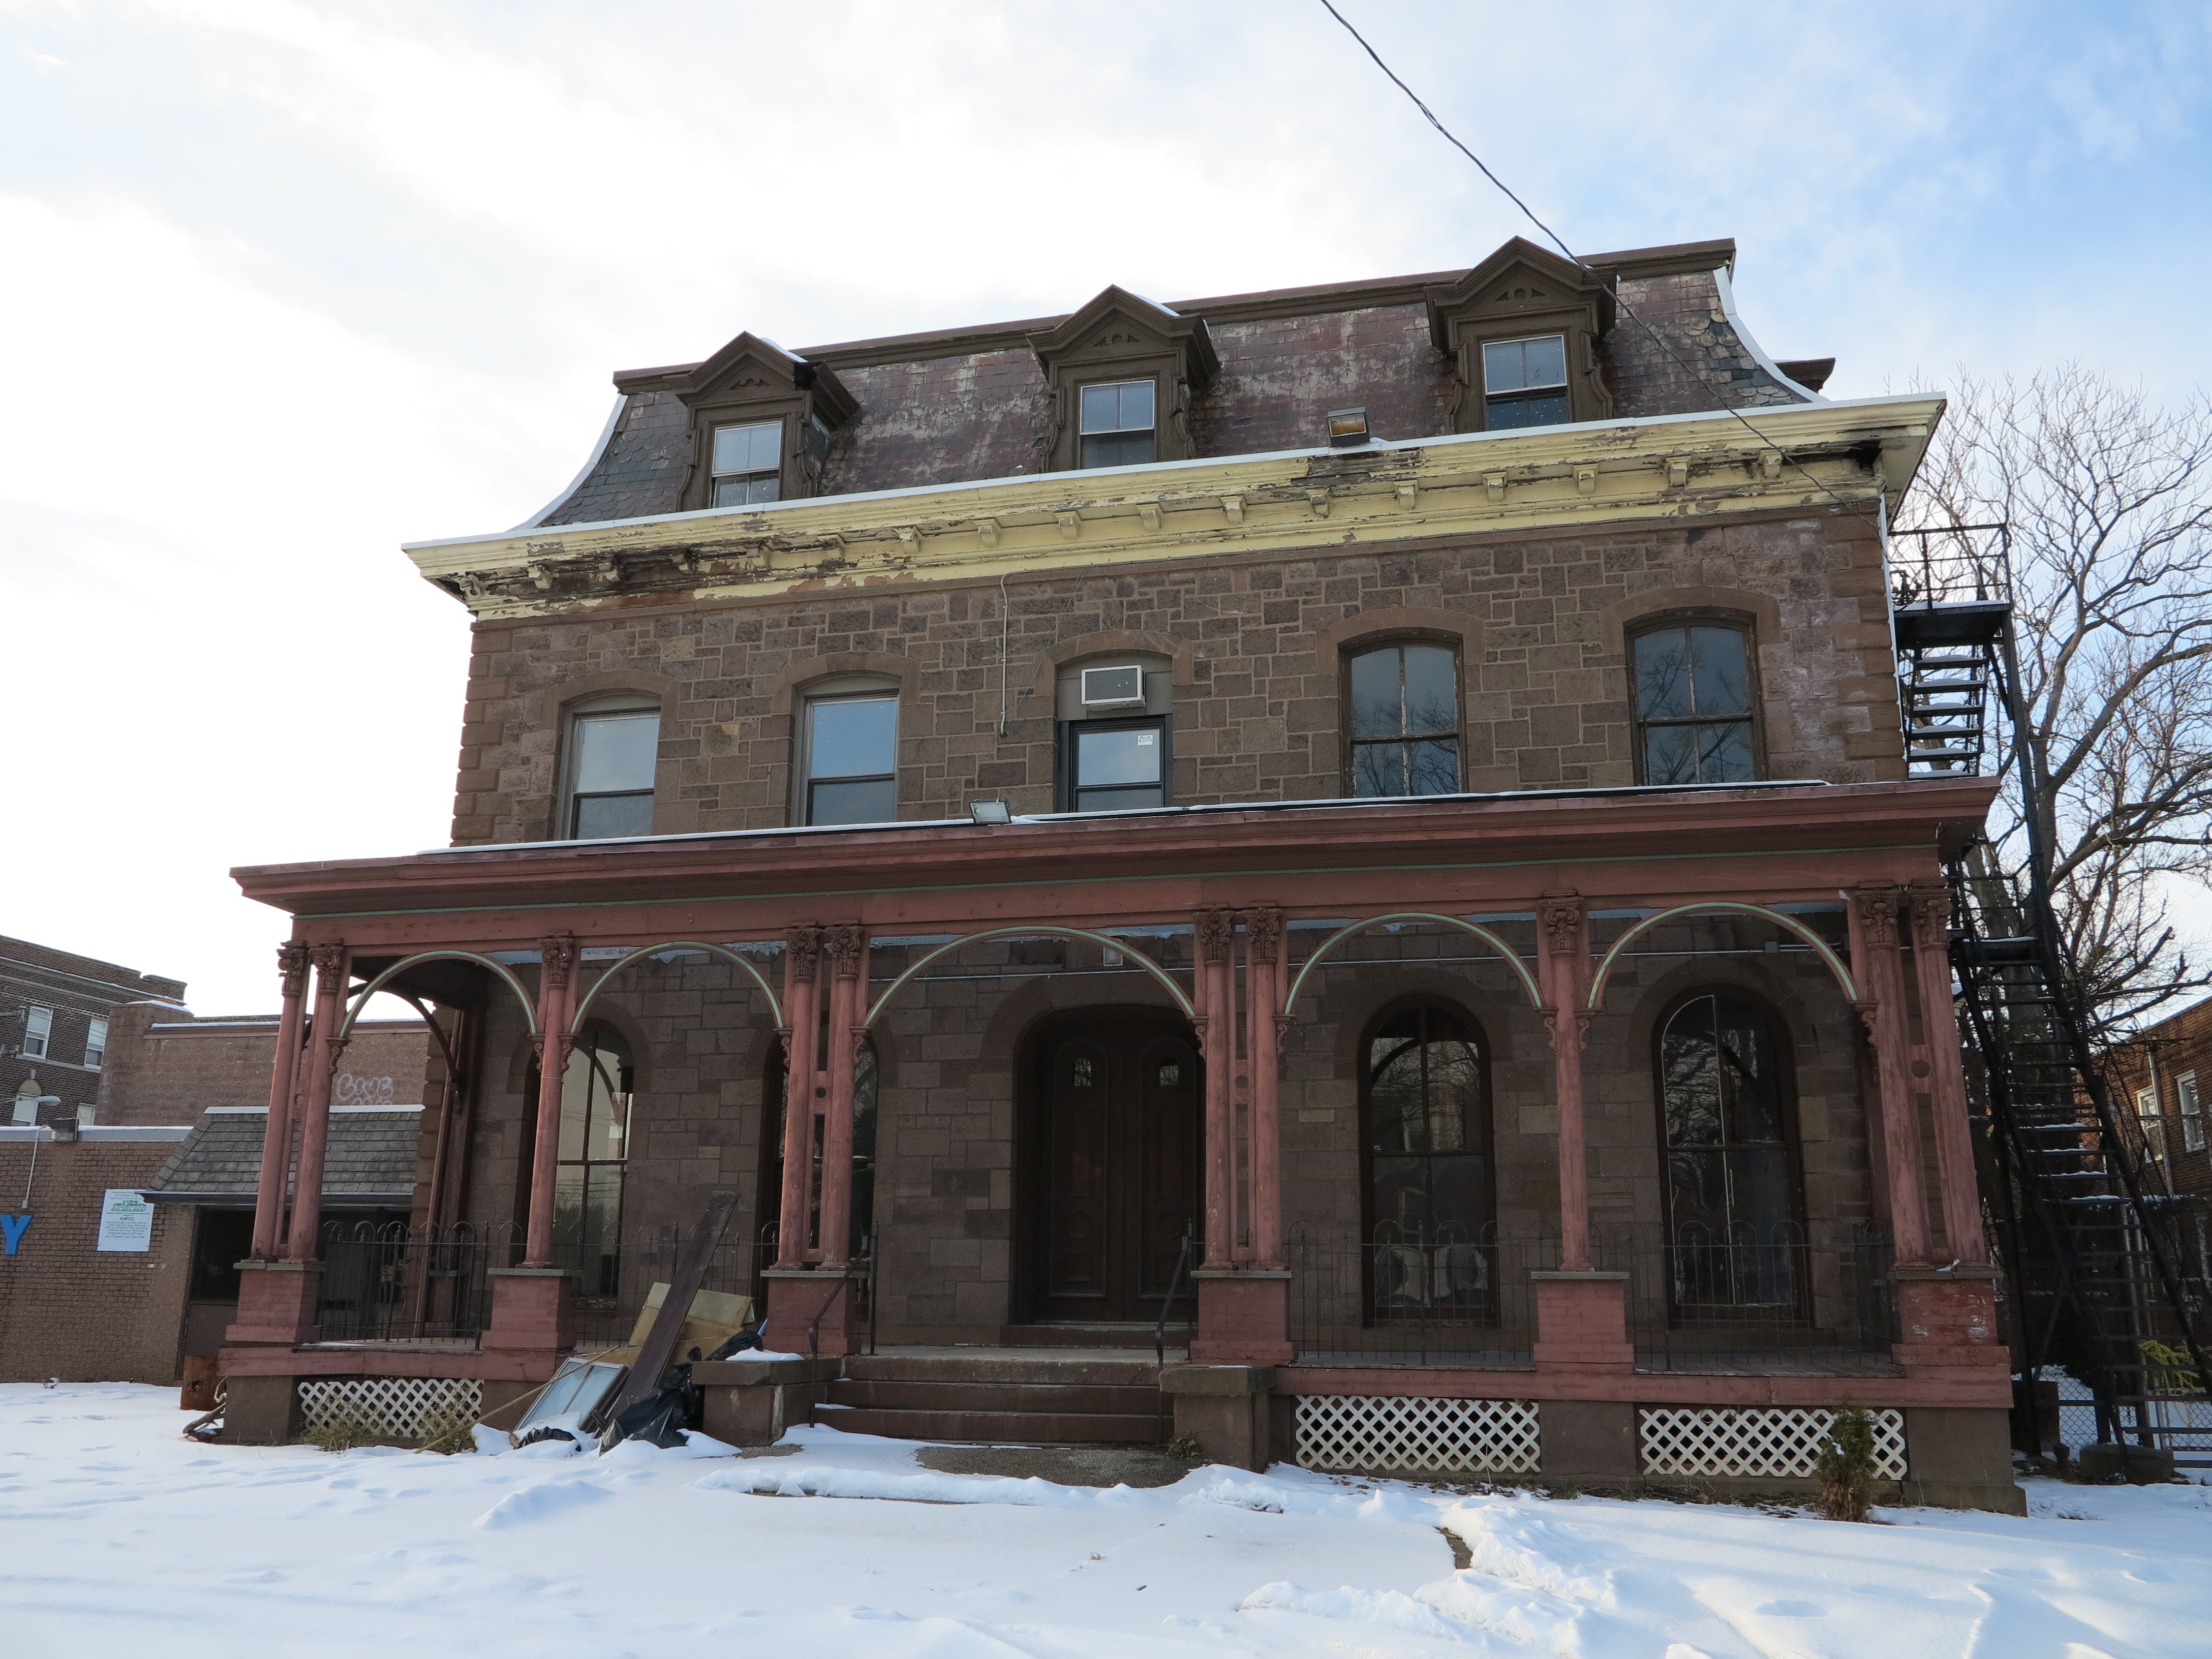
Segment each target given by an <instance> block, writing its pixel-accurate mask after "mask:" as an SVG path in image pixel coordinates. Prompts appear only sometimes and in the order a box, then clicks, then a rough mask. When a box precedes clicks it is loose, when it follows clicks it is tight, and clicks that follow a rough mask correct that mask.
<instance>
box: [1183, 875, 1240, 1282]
mask: <svg viewBox="0 0 2212 1659" xmlns="http://www.w3.org/2000/svg"><path fill="white" fill-rule="evenodd" d="M1193 938H1194V943H1195V945H1196V947H1197V958H1198V963H1197V965H1198V972H1197V974H1196V975H1195V976H1194V977H1195V979H1196V981H1197V987H1196V988H1197V989H1198V991H1199V996H1198V998H1197V1002H1198V1012H1199V1020H1198V1034H1199V1036H1198V1040H1199V1046H1200V1048H1202V1049H1203V1050H1204V1051H1205V1055H1206V1205H1205V1212H1206V1223H1205V1225H1206V1237H1205V1240H1204V1241H1203V1242H1204V1244H1205V1249H1204V1251H1203V1252H1202V1254H1203V1256H1204V1260H1203V1261H1201V1262H1200V1267H1203V1268H1205V1269H1206V1270H1207V1271H1209V1272H1221V1271H1225V1270H1226V1269H1227V1268H1229V1267H1231V1265H1232V1264H1233V1263H1234V1261H1235V1259H1236V1253H1237V1125H1236V1119H1235V1115H1234V1105H1233V1100H1234V1097H1233V1090H1234V1086H1235V1080H1236V1075H1237V996H1236V986H1235V984H1234V982H1233V981H1232V980H1231V975H1230V948H1231V944H1232V942H1233V941H1234V939H1235V938H1236V933H1235V929H1234V927H1232V925H1231V921H1230V919H1229V913H1228V911H1226V910H1223V909H1212V910H1201V911H1200V912H1199V914H1198V920H1197V922H1196V924H1195V927H1194V932H1193Z"/></svg>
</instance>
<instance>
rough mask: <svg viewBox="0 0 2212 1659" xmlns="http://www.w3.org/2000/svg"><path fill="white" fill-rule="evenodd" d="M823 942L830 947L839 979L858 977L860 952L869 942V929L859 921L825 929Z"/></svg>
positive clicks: (831, 958) (831, 957) (830, 956)
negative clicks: (861, 925) (858, 922)
mask: <svg viewBox="0 0 2212 1659" xmlns="http://www.w3.org/2000/svg"><path fill="white" fill-rule="evenodd" d="M823 943H824V944H825V945H828V946H829V958H830V960H831V961H832V962H833V963H836V970H837V977H838V978H839V979H857V978H858V977H859V976H860V952H861V951H863V950H865V949H866V946H867V943H868V935H867V930H866V929H865V928H863V927H860V926H859V925H858V924H857V923H853V922H848V923H846V924H844V925H843V926H842V927H831V928H828V929H825V930H824V932H823Z"/></svg>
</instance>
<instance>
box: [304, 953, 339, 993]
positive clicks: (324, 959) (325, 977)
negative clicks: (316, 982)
mask: <svg viewBox="0 0 2212 1659" xmlns="http://www.w3.org/2000/svg"><path fill="white" fill-rule="evenodd" d="M308 955H309V956H311V957H313V958H314V963H315V973H316V975H317V976H318V977H319V979H320V980H322V981H324V982H325V984H327V983H329V982H330V981H333V980H336V979H337V978H338V976H339V975H342V974H343V973H344V972H345V966H346V948H345V946H344V945H313V946H311V947H310V948H309V951H308Z"/></svg>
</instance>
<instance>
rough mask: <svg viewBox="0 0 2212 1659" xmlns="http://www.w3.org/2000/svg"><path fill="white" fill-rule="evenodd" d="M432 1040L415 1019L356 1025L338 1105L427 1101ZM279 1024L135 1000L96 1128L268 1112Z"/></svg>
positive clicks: (111, 1041) (116, 1034) (120, 1014)
mask: <svg viewBox="0 0 2212 1659" xmlns="http://www.w3.org/2000/svg"><path fill="white" fill-rule="evenodd" d="M430 1047H431V1044H430V1038H429V1034H428V1032H427V1031H425V1030H423V1028H422V1026H421V1025H419V1024H414V1023H413V1022H411V1021H392V1022H386V1021H371V1020H364V1021H362V1023H361V1024H358V1025H356V1026H355V1027H354V1032H353V1036H352V1039H351V1040H350V1041H349V1042H348V1043H347V1045H346V1051H345V1054H344V1056H343V1059H342V1060H341V1061H340V1063H339V1066H338V1076H337V1081H336V1083H335V1085H333V1091H332V1100H333V1102H334V1103H336V1104H337V1105H341V1106H368V1105H380V1104H388V1105H398V1106H414V1105H419V1104H422V1103H423V1099H422V1090H423V1079H424V1066H425V1063H426V1061H427V1060H428V1053H429V1049H430ZM275 1063H276V1021H275V1020H274V1019H265V1020H224V1021H210V1022H206V1023H202V1022H199V1021H196V1020H194V1019H193V1018H191V1015H189V1014H185V1013H180V1012H178V1011H177V1010H175V1009H173V1008H164V1007H161V1006H157V1005H155V1004H151V1003H143V1002H140V1003H132V1004H130V1005H128V1006H125V1007H122V1008H118V1009H117V1010H116V1012H115V1018H114V1022H113V1024H112V1026H111V1028H110V1030H109V1032H108V1051H107V1063H106V1066H105V1067H104V1068H103V1070H102V1073H101V1077H100V1108H99V1109H100V1121H101V1122H102V1123H191V1122H193V1121H197V1118H198V1116H199V1115H200V1114H201V1113H202V1112H203V1111H205V1110H206V1109H208V1108H209V1107H210V1106H266V1105H267V1104H268V1103H269V1078H270V1070H271V1068H272V1067H273V1066H274V1065H275Z"/></svg>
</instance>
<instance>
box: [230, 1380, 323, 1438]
mask: <svg viewBox="0 0 2212 1659" xmlns="http://www.w3.org/2000/svg"><path fill="white" fill-rule="evenodd" d="M224 1387H225V1392H224V1396H223V1408H222V1443H223V1444H224V1445H226V1446H289V1445H290V1444H291V1443H293V1442H294V1441H295V1440H297V1439H298V1438H299V1437H300V1435H301V1431H303V1430H304V1429H305V1428H306V1427H307V1414H306V1413H305V1412H304V1411H303V1410H302V1409H301V1405H300V1385H299V1381H298V1379H297V1378H295V1377H291V1376H234V1377H231V1378H230V1379H229V1380H228V1383H226V1384H225V1385H224Z"/></svg>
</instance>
